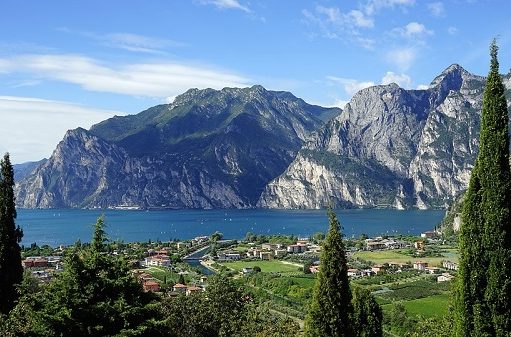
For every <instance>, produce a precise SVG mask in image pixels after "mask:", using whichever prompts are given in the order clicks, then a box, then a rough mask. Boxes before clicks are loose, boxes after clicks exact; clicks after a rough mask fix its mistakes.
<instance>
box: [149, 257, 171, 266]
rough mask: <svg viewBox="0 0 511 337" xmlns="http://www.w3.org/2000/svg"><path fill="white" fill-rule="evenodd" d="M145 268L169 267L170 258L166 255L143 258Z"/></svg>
mask: <svg viewBox="0 0 511 337" xmlns="http://www.w3.org/2000/svg"><path fill="white" fill-rule="evenodd" d="M144 262H145V265H146V266H157V267H169V266H170V258H169V257H168V256H167V255H154V256H149V257H146V258H145V261H144Z"/></svg>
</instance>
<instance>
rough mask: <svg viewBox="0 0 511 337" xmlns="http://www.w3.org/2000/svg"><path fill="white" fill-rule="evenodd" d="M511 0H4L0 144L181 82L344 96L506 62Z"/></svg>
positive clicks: (16, 149)
mask: <svg viewBox="0 0 511 337" xmlns="http://www.w3.org/2000/svg"><path fill="white" fill-rule="evenodd" d="M510 12H511V2H510V1H509V0H493V1H492V0H479V1H478V0H451V1H448V0H445V1H436V0H432V1H428V0H349V1H348V0H337V1H334V0H317V1H314V0H312V1H303V0H266V1H263V0H260V1H259V0H151V1H141V0H108V1H104V0H87V1H81V0H49V1H40V0H30V1H28V0H3V1H2V4H1V6H0V31H1V32H2V34H0V83H1V85H0V152H1V153H4V152H6V151H9V152H10V154H11V160H12V161H13V162H14V163H22V162H26V161H35V160H40V159H42V158H48V157H49V156H50V155H51V153H52V151H53V150H54V149H55V147H56V145H57V144H58V142H59V141H60V140H61V139H62V138H63V136H64V134H65V132H66V131H67V130H69V129H74V128H77V127H84V128H89V127H90V126H91V125H93V124H95V123H98V122H100V121H102V120H104V119H107V118H110V117H112V116H114V115H126V114H135V113H138V112H140V111H143V110H145V109H147V108H149V107H151V106H154V105H157V104H163V103H168V102H172V100H173V99H174V98H175V97H176V96H177V95H179V94H181V93H183V92H185V91H186V90H187V89H189V88H200V89H203V88H214V89H221V88H223V87H246V86H252V85H254V84H261V85H263V86H264V87H266V88H267V89H271V90H285V91H290V92H292V93H293V94H294V95H296V96H297V97H300V98H303V99H304V100H305V101H307V102H308V103H312V104H318V105H323V106H338V107H341V108H342V107H344V105H345V104H346V103H347V102H348V101H349V100H350V98H351V97H352V96H353V94H354V93H355V92H357V91H358V90H360V89H362V88H365V87H367V86H371V85H378V84H388V83H391V82H395V83H397V84H399V85H400V86H401V87H403V88H407V89H421V88H426V87H427V86H428V84H429V83H431V81H432V80H433V79H434V78H435V77H436V76H437V75H439V74H440V73H441V72H442V71H443V70H444V69H445V68H447V67H448V66H449V65H451V64H453V63H458V64H460V65H461V66H462V67H464V68H465V69H467V70H468V71H470V72H472V73H474V74H478V75H485V74H487V72H488V68H489V44H490V42H491V41H492V39H493V38H497V42H498V44H499V46H500V51H499V59H500V66H501V68H500V69H501V72H502V73H507V72H509V70H510V67H511V60H510V59H511V24H509V13H510Z"/></svg>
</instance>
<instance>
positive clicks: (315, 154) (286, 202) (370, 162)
mask: <svg viewBox="0 0 511 337" xmlns="http://www.w3.org/2000/svg"><path fill="white" fill-rule="evenodd" d="M509 77H510V76H509V75H506V76H505V82H506V83H507V85H508V88H509V87H510V86H509V84H510V82H509ZM484 83H485V79H484V78H483V77H480V76H476V75H472V74H470V73H469V72H467V71H466V70H464V69H463V68H462V67H460V66H459V65H452V66H450V67H449V68H447V69H446V70H445V71H444V72H442V74H441V75H440V76H438V77H437V78H435V79H434V80H433V82H432V83H431V85H430V87H429V88H428V89H426V90H404V89H402V88H400V87H398V86H397V85H396V84H389V85H382V86H375V87H370V88H367V89H363V90H361V91H359V92H358V93H357V94H355V96H354V97H353V98H352V100H351V101H350V102H349V103H348V104H347V105H346V107H345V109H344V111H343V112H342V113H341V114H340V115H339V116H337V117H336V118H334V119H332V120H331V121H330V122H329V123H328V124H327V125H325V127H323V128H322V129H321V130H319V131H318V132H317V133H315V135H314V136H313V138H312V139H311V140H310V141H308V142H307V143H306V144H305V145H304V147H303V148H302V150H301V151H300V152H299V153H298V155H297V157H296V159H295V160H294V161H293V162H292V163H291V165H290V166H289V167H288V169H287V170H286V171H285V172H284V173H283V174H282V175H281V176H279V177H278V178H276V179H275V180H273V181H272V182H270V183H269V184H268V186H267V187H266V189H265V190H264V191H263V193H262V195H261V198H260V200H259V202H258V205H259V206H260V207H270V208H322V207H326V206H327V205H329V204H333V205H334V206H347V207H392V208H398V209H403V208H420V209H425V208H432V207H440V208H444V207H446V206H447V205H448V204H449V203H450V201H451V200H452V199H453V198H454V197H455V196H456V195H458V194H459V193H460V192H461V191H463V190H464V189H465V188H466V187H467V184H468V180H469V178H470V171H471V169H472V167H473V163H474V161H475V158H476V154H477V151H478V141H479V118H480V117H479V116H480V115H479V114H480V109H481V102H482V93H483V89H484Z"/></svg>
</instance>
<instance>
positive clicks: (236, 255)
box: [225, 253, 241, 261]
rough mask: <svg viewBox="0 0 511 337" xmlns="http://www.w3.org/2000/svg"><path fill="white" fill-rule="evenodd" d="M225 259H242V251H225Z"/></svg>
mask: <svg viewBox="0 0 511 337" xmlns="http://www.w3.org/2000/svg"><path fill="white" fill-rule="evenodd" d="M225 259H226V260H230V261H237V260H241V254H240V253H225Z"/></svg>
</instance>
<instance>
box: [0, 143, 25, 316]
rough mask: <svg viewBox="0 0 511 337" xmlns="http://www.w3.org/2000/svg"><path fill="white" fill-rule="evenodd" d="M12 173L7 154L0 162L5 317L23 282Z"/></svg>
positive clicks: (0, 294)
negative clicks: (18, 287)
mask: <svg viewBox="0 0 511 337" xmlns="http://www.w3.org/2000/svg"><path fill="white" fill-rule="evenodd" d="M14 201H15V200H14V171H13V168H12V165H11V161H10V158H9V154H8V153H6V154H5V156H4V158H3V159H2V160H0V314H7V313H8V312H9V311H10V310H11V309H12V308H13V307H14V305H15V304H16V301H17V300H18V292H17V290H16V285H17V284H20V283H21V281H22V279H23V267H22V265H21V248H20V245H19V243H20V242H21V238H22V237H23V231H22V230H21V229H20V227H19V226H18V227H16V224H15V219H16V205H15V202H14Z"/></svg>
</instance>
